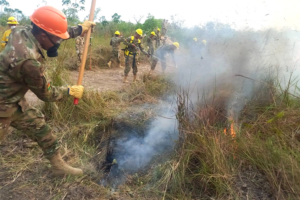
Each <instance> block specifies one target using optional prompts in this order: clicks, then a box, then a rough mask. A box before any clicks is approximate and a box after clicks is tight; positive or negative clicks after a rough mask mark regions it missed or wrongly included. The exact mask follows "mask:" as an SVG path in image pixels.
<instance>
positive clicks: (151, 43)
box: [147, 31, 156, 55]
mask: <svg viewBox="0 0 300 200" xmlns="http://www.w3.org/2000/svg"><path fill="white" fill-rule="evenodd" d="M155 41H156V34H155V32H154V31H152V32H151V35H150V36H149V37H147V46H148V47H149V50H148V54H150V55H153V54H154V42H155Z"/></svg>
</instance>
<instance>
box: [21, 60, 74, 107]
mask: <svg viewBox="0 0 300 200" xmlns="http://www.w3.org/2000/svg"><path fill="white" fill-rule="evenodd" d="M20 72H21V74H22V77H23V80H24V82H25V84H27V86H28V88H29V89H30V90H31V91H32V92H33V93H34V94H35V95H36V96H37V97H38V98H39V99H41V100H42V101H46V102H56V101H61V100H63V99H64V98H66V97H67V96H69V95H68V88H67V87H55V86H51V84H50V82H48V81H47V80H46V78H45V76H44V67H43V66H42V65H41V63H40V62H38V61H36V60H28V61H26V62H25V63H24V64H23V65H22V67H21V70H20Z"/></svg>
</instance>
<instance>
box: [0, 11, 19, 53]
mask: <svg viewBox="0 0 300 200" xmlns="http://www.w3.org/2000/svg"><path fill="white" fill-rule="evenodd" d="M17 24H19V23H18V21H17V19H16V18H14V17H9V18H8V20H7V25H8V27H9V29H8V30H7V31H5V32H4V34H3V36H2V41H1V46H2V47H5V46H6V44H7V42H8V39H9V36H10V34H11V31H12V30H13V29H15V28H16V26H17Z"/></svg>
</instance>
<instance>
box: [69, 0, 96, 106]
mask: <svg viewBox="0 0 300 200" xmlns="http://www.w3.org/2000/svg"><path fill="white" fill-rule="evenodd" d="M95 7H96V0H92V5H91V11H90V17H89V21H94V13H95ZM91 32H92V29H89V30H88V32H87V34H86V35H85V42H84V49H83V55H82V60H81V65H80V71H79V76H78V81H77V85H82V79H83V74H84V68H85V62H86V57H87V53H88V50H89V40H90V37H91ZM78 101H79V99H76V98H74V105H77V104H78Z"/></svg>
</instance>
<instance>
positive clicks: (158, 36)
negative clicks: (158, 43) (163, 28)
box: [155, 31, 160, 40]
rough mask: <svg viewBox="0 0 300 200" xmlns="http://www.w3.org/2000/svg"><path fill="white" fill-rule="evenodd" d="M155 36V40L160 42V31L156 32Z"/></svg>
mask: <svg viewBox="0 0 300 200" xmlns="http://www.w3.org/2000/svg"><path fill="white" fill-rule="evenodd" d="M155 34H156V40H160V31H156V32H155Z"/></svg>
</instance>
